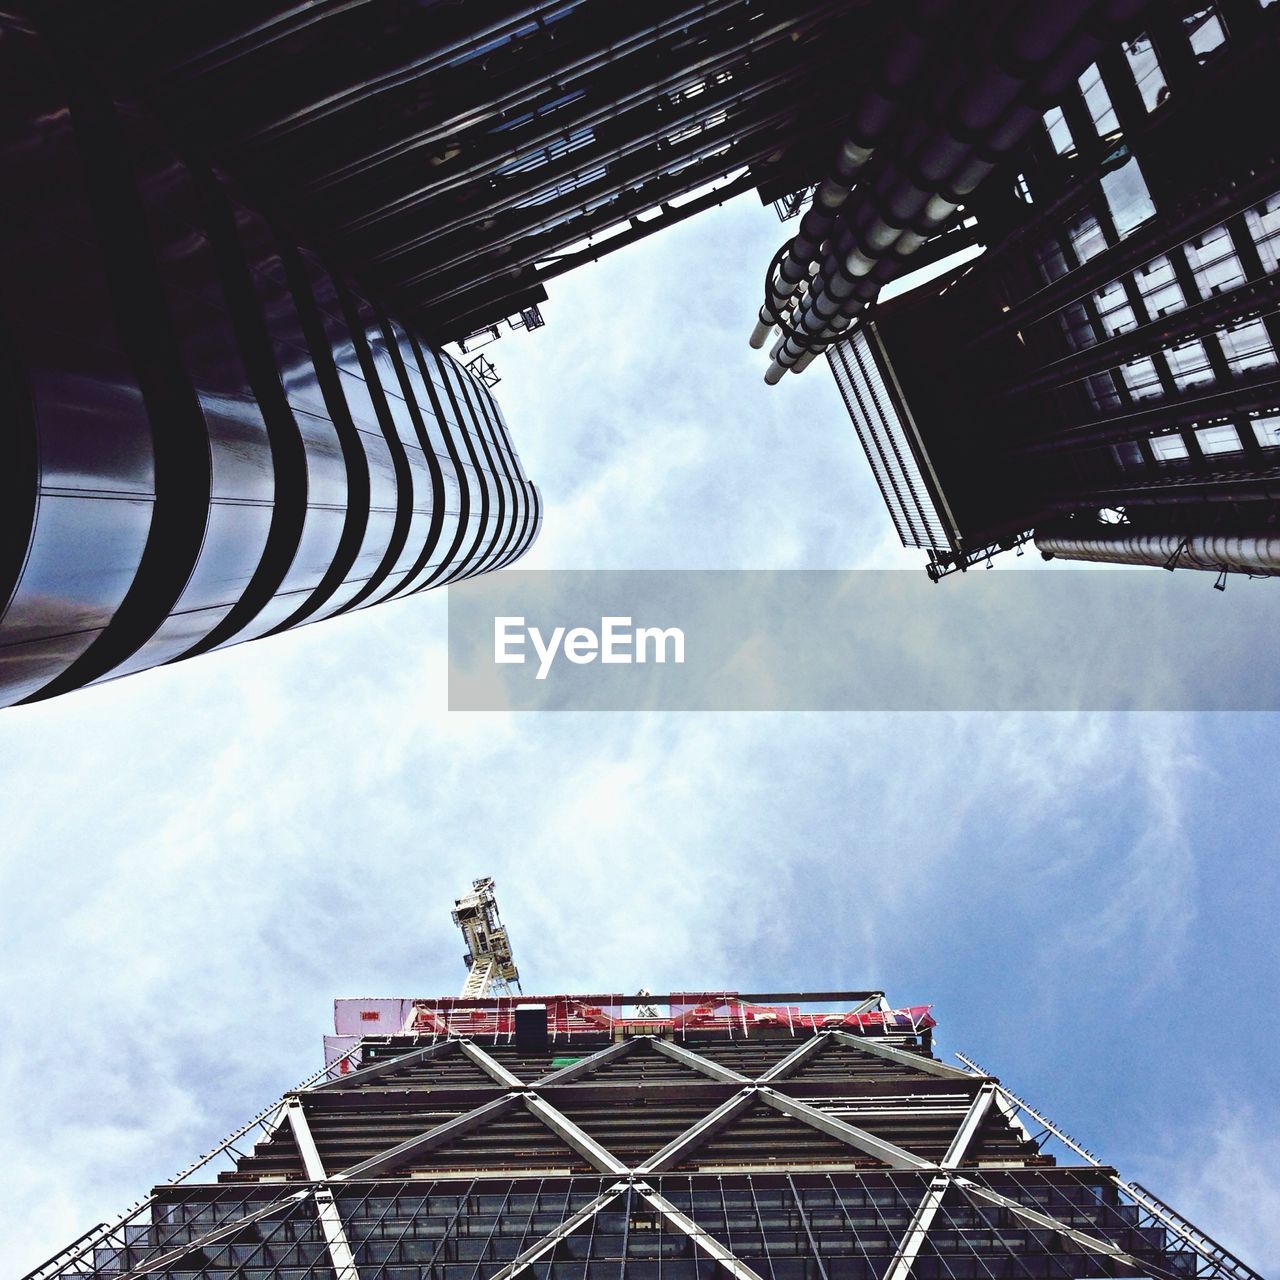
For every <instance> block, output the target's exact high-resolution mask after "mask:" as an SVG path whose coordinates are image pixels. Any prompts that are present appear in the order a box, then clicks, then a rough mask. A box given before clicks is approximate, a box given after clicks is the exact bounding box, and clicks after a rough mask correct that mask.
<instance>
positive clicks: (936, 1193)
mask: <svg viewBox="0 0 1280 1280" xmlns="http://www.w3.org/2000/svg"><path fill="white" fill-rule="evenodd" d="M995 1096H996V1086H995V1085H993V1084H984V1085H983V1086H982V1088H981V1089H979V1090H978V1092H977V1093H976V1094H975V1095H974V1099H973V1101H972V1102H971V1103H970V1104H969V1110H968V1111H967V1112H966V1113H965V1117H964V1119H963V1120H962V1121H961V1122H960V1127H959V1128H958V1129H957V1130H956V1133H955V1137H953V1138H952V1139H951V1145H950V1146H949V1147H948V1148H947V1154H946V1155H945V1156H943V1158H942V1167H943V1168H944V1169H954V1168H955V1167H956V1166H957V1165H958V1164H959V1163H960V1161H961V1160H963V1159H964V1157H965V1153H966V1152H967V1151H968V1150H969V1145H970V1143H972V1141H973V1139H974V1137H975V1136H976V1135H977V1132H978V1130H979V1129H980V1128H981V1127H982V1122H983V1120H985V1119H986V1117H987V1112H988V1111H990V1110H991V1104H992V1102H993V1101H994V1100H995ZM949 1181H950V1180H949V1179H948V1178H946V1177H942V1176H940V1177H937V1178H934V1179H933V1181H931V1182H930V1183H929V1187H928V1190H927V1191H926V1192H925V1193H924V1199H922V1200H921V1201H920V1203H919V1205H918V1206H917V1207H916V1211H915V1213H914V1214H913V1215H912V1218H911V1222H910V1224H909V1225H908V1227H907V1230H906V1233H905V1234H904V1235H903V1237H902V1242H901V1243H900V1244H899V1245H898V1252H897V1254H896V1255H895V1257H894V1259H893V1262H892V1264H891V1265H890V1267H889V1270H888V1271H886V1272H885V1276H884V1280H908V1277H909V1276H910V1275H911V1269H912V1267H914V1266H915V1263H916V1258H918V1257H919V1256H920V1250H921V1248H922V1247H923V1246H924V1242H925V1240H926V1239H927V1238H928V1235H929V1231H930V1229H931V1228H932V1226H933V1220H934V1218H935V1217H937V1214H938V1210H939V1209H941V1208H942V1198H943V1196H945V1195H946V1193H947V1185H948V1182H949Z"/></svg>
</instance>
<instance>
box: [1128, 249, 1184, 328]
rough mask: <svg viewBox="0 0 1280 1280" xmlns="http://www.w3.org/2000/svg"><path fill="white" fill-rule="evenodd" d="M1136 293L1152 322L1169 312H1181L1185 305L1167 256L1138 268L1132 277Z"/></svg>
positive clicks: (1162, 255)
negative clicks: (1136, 288)
mask: <svg viewBox="0 0 1280 1280" xmlns="http://www.w3.org/2000/svg"><path fill="white" fill-rule="evenodd" d="M1133 279H1134V283H1136V284H1137V286H1138V292H1139V293H1140V294H1141V295H1142V300H1143V302H1145V303H1146V306H1147V315H1148V316H1150V317H1151V319H1152V320H1155V319H1157V318H1158V317H1160V316H1167V315H1168V314H1169V313H1170V312H1171V311H1181V310H1182V308H1183V307H1185V306H1186V305H1187V300H1186V298H1185V297H1184V296H1183V293H1182V286H1181V285H1180V284H1179V283H1178V277H1177V276H1176V275H1175V274H1174V271H1173V263H1172V262H1170V261H1169V258H1168V255H1167V254H1163V253H1162V254H1161V255H1160V256H1159V257H1158V258H1152V259H1151V261H1150V262H1148V263H1147V264H1146V266H1144V267H1139V268H1138V269H1137V271H1135V272H1134V275H1133Z"/></svg>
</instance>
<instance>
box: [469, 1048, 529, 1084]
mask: <svg viewBox="0 0 1280 1280" xmlns="http://www.w3.org/2000/svg"><path fill="white" fill-rule="evenodd" d="M458 1043H459V1044H460V1045H461V1046H462V1052H463V1053H465V1054H466V1055H467V1057H468V1058H470V1059H471V1061H472V1062H474V1063H475V1064H476V1066H477V1067H479V1068H480V1070H481V1071H483V1072H484V1073H485V1075H487V1076H488V1077H489V1078H490V1079H491V1080H496V1081H497V1082H498V1083H499V1084H500V1085H502V1087H503V1088H504V1089H527V1088H528V1087H529V1086H528V1085H527V1084H525V1082H524V1081H523V1080H521V1079H520V1077H519V1076H515V1075H512V1074H511V1072H510V1071H508V1070H507V1069H506V1067H504V1066H503V1065H502V1063H500V1062H499V1061H498V1060H497V1058H494V1057H492V1056H491V1055H490V1054H487V1053H485V1051H484V1050H483V1049H482V1048H480V1046H479V1045H478V1044H473V1043H472V1042H471V1041H470V1040H460V1041H458Z"/></svg>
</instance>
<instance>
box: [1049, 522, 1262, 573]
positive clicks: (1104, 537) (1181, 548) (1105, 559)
mask: <svg viewBox="0 0 1280 1280" xmlns="http://www.w3.org/2000/svg"><path fill="white" fill-rule="evenodd" d="M1120 528H1121V529H1126V526H1120ZM1035 542H1036V548H1037V549H1038V550H1039V552H1040V554H1041V555H1042V556H1044V558H1045V559H1046V560H1053V559H1062V560H1084V561H1090V562H1092V563H1095V564H1137V565H1151V566H1152V567H1154V568H1159V569H1206V570H1209V571H1210V572H1214V573H1221V572H1223V571H1224V570H1225V571H1226V572H1228V573H1258V574H1267V575H1275V574H1280V533H1254V534H1245V533H1230V534H1227V533H1208V534H1190V535H1186V536H1179V535H1178V534H1176V533H1135V532H1133V531H1132V530H1126V531H1125V532H1118V533H1115V534H1109V533H1102V532H1099V533H1096V534H1092V535H1090V536H1088V537H1075V538H1070V537H1061V536H1058V535H1056V534H1049V535H1045V536H1043V537H1041V536H1039V535H1037V536H1036V540H1035Z"/></svg>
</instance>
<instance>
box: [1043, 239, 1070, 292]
mask: <svg viewBox="0 0 1280 1280" xmlns="http://www.w3.org/2000/svg"><path fill="white" fill-rule="evenodd" d="M1036 264H1037V265H1038V266H1039V268H1040V274H1041V275H1042V276H1044V278H1045V280H1046V281H1047V282H1049V283H1052V282H1053V281H1054V280H1057V279H1058V278H1059V277H1060V276H1065V275H1066V274H1067V259H1066V255H1065V254H1064V253H1063V252H1062V246H1061V245H1060V244H1058V243H1057V241H1050V242H1049V243H1048V244H1045V245H1041V246H1040V247H1039V248H1038V249H1037V250H1036Z"/></svg>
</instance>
